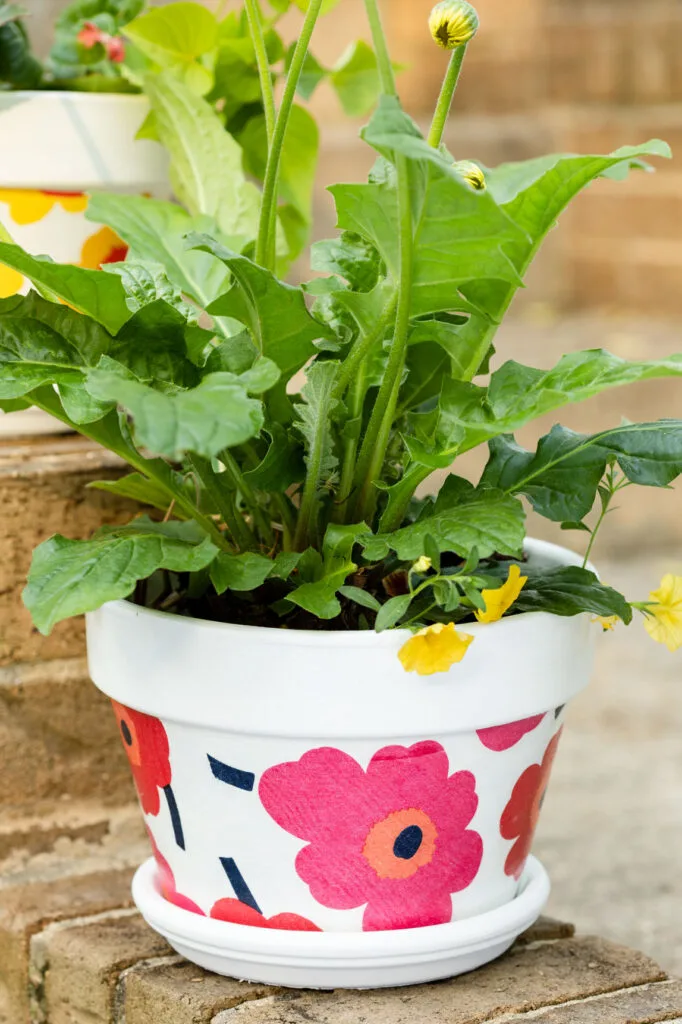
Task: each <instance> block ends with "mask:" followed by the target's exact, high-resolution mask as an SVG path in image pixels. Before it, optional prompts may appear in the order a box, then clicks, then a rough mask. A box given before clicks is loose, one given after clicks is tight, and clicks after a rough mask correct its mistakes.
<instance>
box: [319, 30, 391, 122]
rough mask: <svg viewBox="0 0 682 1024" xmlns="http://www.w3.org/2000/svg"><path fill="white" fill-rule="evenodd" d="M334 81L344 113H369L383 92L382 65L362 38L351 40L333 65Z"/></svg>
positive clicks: (361, 115)
mask: <svg viewBox="0 0 682 1024" xmlns="http://www.w3.org/2000/svg"><path fill="white" fill-rule="evenodd" d="M331 83H332V85H333V86H334V88H335V89H336V94H337V96H338V97H339V100H340V102H341V106H342V107H343V110H344V113H346V114H347V115H348V116H349V117H364V116H365V114H368V113H369V112H370V110H372V108H373V107H374V105H375V104H376V102H377V100H378V99H379V95H380V93H381V78H380V76H379V66H378V64H377V58H376V54H375V53H374V50H373V49H372V47H371V46H369V45H368V44H367V43H366V42H364V40H362V39H360V40H358V41H357V42H355V43H351V44H350V45H349V47H348V49H347V50H345V51H344V53H343V54H342V55H341V57H340V58H339V60H338V61H337V63H336V64H335V65H334V68H333V70H332V73H331Z"/></svg>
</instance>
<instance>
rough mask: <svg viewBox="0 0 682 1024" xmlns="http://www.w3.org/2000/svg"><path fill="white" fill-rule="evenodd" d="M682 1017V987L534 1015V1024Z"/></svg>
mask: <svg viewBox="0 0 682 1024" xmlns="http://www.w3.org/2000/svg"><path fill="white" fill-rule="evenodd" d="M680 1013H682V983H681V982H679V981H671V982H662V983H661V984H658V985H645V986H643V987H642V988H633V989H630V990H629V991H627V992H618V993H617V994H616V995H609V996H601V997H599V998H598V999H589V1000H587V1001H586V1002H582V1003H577V1004H576V1003H571V1004H570V1005H568V1006H557V1007H554V1008H553V1009H551V1010H545V1011H544V1012H542V1013H539V1014H534V1015H533V1017H532V1021H533V1024H659V1022H661V1021H673V1024H674V1019H679V1015H680ZM524 1021H525V1022H526V1024H530V1021H529V1019H528V1016H526V1015H523V1016H520V1017H519V1016H515V1017H508V1018H507V1020H506V1021H505V1024H522V1022H524Z"/></svg>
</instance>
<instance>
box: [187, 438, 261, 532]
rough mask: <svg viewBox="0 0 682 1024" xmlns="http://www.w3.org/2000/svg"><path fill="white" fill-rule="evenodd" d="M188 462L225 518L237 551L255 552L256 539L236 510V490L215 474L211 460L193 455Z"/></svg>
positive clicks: (219, 475)
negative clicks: (227, 485)
mask: <svg viewBox="0 0 682 1024" xmlns="http://www.w3.org/2000/svg"><path fill="white" fill-rule="evenodd" d="M187 461H188V462H189V464H190V466H191V467H192V469H193V470H194V472H195V473H196V474H197V476H198V477H199V480H200V481H201V483H202V484H203V486H204V488H205V490H206V493H207V494H208V496H209V497H210V498H211V499H212V500H213V502H214V503H215V506H216V508H217V509H218V511H219V512H220V515H221V516H222V517H223V521H224V523H225V525H226V526H227V528H228V530H229V531H230V534H231V535H232V540H233V541H234V544H235V546H236V547H237V549H239V550H242V551H251V550H253V548H254V547H255V546H256V543H255V539H254V537H253V535H252V533H251V531H250V530H249V528H248V526H247V525H246V523H245V521H244V517H243V516H242V515H241V514H240V512H239V510H238V509H237V508H236V504H235V492H234V490H233V489H231V488H229V487H226V486H225V480H224V479H223V474H222V473H215V472H214V471H213V468H212V467H211V463H210V460H209V459H204V458H202V457H201V456H199V455H192V456H190V457H189V458H188V460H187ZM225 475H227V474H225Z"/></svg>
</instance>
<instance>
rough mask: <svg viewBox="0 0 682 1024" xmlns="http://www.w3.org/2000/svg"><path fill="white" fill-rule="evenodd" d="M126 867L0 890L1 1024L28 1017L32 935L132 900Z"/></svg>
mask: <svg viewBox="0 0 682 1024" xmlns="http://www.w3.org/2000/svg"><path fill="white" fill-rule="evenodd" d="M131 876H132V872H131V871H130V870H118V871H102V872H97V873H95V874H92V875H84V876H76V877H71V878H65V879H61V880H60V881H59V883H58V884H55V882H54V881H46V882H35V883H32V884H29V885H23V886H13V887H12V888H9V889H7V890H4V891H0V1024H24V1021H26V1020H27V1019H28V990H27V978H28V965H29V946H30V941H31V938H32V936H34V935H36V934H37V933H38V932H40V931H42V930H43V929H44V928H45V927H47V925H49V924H52V923H53V922H56V921H63V920H65V919H67V918H76V917H84V916H87V915H91V914H99V913H102V912H104V911H108V910H114V909H118V908H121V907H129V906H130V905H131V896H130V880H131Z"/></svg>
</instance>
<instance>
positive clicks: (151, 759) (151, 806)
mask: <svg viewBox="0 0 682 1024" xmlns="http://www.w3.org/2000/svg"><path fill="white" fill-rule="evenodd" d="M111 703H112V704H113V707H114V714H115V715H116V718H117V719H118V725H119V729H120V731H121V737H122V739H123V746H124V748H125V752H126V754H127V755H128V760H129V761H130V767H131V769H132V772H133V778H134V779H135V785H136V787H137V792H138V795H139V797H140V803H141V804H142V810H143V811H144V812H145V814H153V815H156V814H158V813H159V810H160V807H161V801H160V798H159V790H160V789H165V788H166V786H170V783H171V766H170V761H169V749H168V737H167V736H166V730H165V729H164V727H163V725H162V723H161V722H160V721H159V720H158V718H152V717H151V715H144V714H143V713H142V712H141V711H132V710H131V709H130V708H126V707H124V706H123V705H122V704H118V703H117V702H116V701H115V700H114V701H112V702H111Z"/></svg>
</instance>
